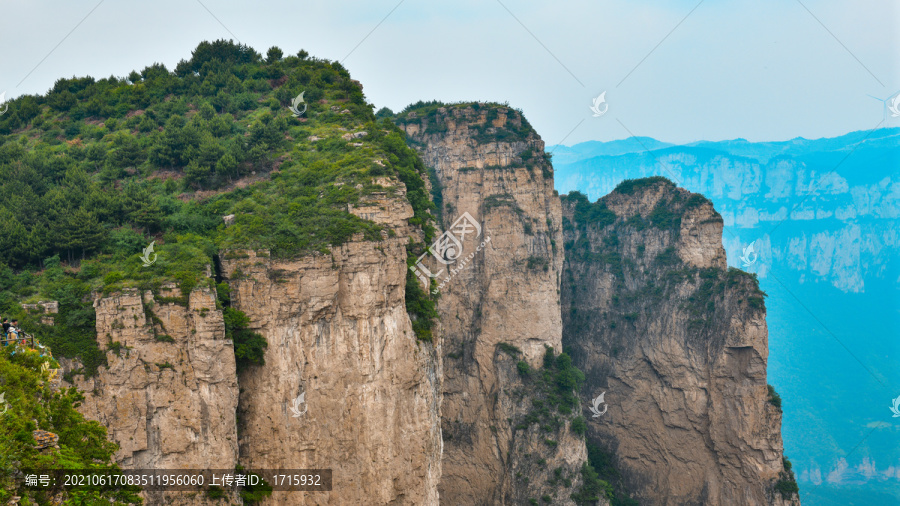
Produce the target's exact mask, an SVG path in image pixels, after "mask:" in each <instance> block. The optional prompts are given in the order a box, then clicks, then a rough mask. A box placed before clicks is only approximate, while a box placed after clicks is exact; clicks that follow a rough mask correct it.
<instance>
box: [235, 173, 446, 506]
mask: <svg viewBox="0 0 900 506" xmlns="http://www.w3.org/2000/svg"><path fill="white" fill-rule="evenodd" d="M383 185H386V186H393V187H394V188H393V190H394V191H393V192H392V196H388V195H387V193H385V194H383V195H374V196H372V198H371V201H370V202H364V203H362V204H361V205H359V206H357V207H356V208H355V209H353V212H356V213H359V214H360V215H364V216H365V217H366V218H367V219H371V220H373V221H375V222H377V223H381V224H383V225H385V226H386V227H388V228H390V229H391V230H393V231H394V232H395V235H394V236H393V237H388V234H385V238H384V240H383V241H381V242H367V241H361V240H354V241H351V242H349V243H347V244H345V245H343V246H340V247H334V248H333V249H332V251H331V254H327V255H322V254H317V255H308V256H304V257H302V258H299V259H296V260H275V259H271V258H269V257H268V254H267V253H266V252H263V251H259V252H254V251H248V252H232V253H231V254H226V255H225V256H224V257H223V260H222V273H223V275H224V277H225V279H226V280H227V281H228V283H229V284H230V286H231V289H232V294H231V297H232V305H233V307H235V308H237V309H240V310H241V311H244V312H245V313H246V314H247V316H249V317H250V320H251V326H252V328H253V330H254V331H256V332H259V333H260V334H262V335H263V336H264V337H265V338H266V339H267V341H268V348H267V350H266V353H265V365H263V366H258V367H250V368H249V369H247V370H245V371H242V372H241V373H240V385H241V398H240V434H241V438H240V456H241V462H242V463H243V465H245V466H247V467H249V468H264V469H274V468H281V469H310V468H331V469H333V472H334V485H333V486H334V490H333V491H332V492H305V493H302V496H298V494H297V493H283V492H282V493H279V492H275V493H273V495H272V497H271V498H269V499H267V500H266V501H264V504H279V505H294V504H300V503H301V502H302V504H410V505H434V504H437V503H438V488H437V485H438V480H439V479H440V475H441V459H440V455H441V439H440V399H441V367H440V357H439V356H438V353H437V350H436V348H435V346H434V345H433V344H430V343H426V342H420V341H417V339H416V336H415V335H414V333H413V330H412V324H411V322H410V319H409V316H408V314H407V312H406V309H405V300H404V294H405V285H406V273H407V266H406V244H407V242H408V240H409V237H410V235H411V234H413V235H414V234H415V231H414V230H413V229H412V228H411V227H409V226H408V225H407V219H408V218H410V217H412V209H411V208H410V206H409V204H408V203H407V202H406V200H405V198H404V193H405V189H404V187H403V185H402V184H401V183H399V182H396V181H384V182H383ZM418 240H419V241H421V239H418ZM301 396H303V397H302V402H297V401H295V400H296V399H298V398H300V397H301ZM295 402H297V403H296V404H295Z"/></svg>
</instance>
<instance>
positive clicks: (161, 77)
mask: <svg viewBox="0 0 900 506" xmlns="http://www.w3.org/2000/svg"><path fill="white" fill-rule="evenodd" d="M362 89H363V88H362V84H361V83H359V82H357V81H355V80H353V79H351V76H350V74H349V73H348V72H347V70H346V69H344V68H343V67H342V66H341V65H340V64H338V63H335V62H329V61H325V60H319V59H316V58H312V57H310V56H309V55H308V54H307V53H306V52H305V51H300V52H299V53H297V54H296V55H295V56H285V55H284V54H283V52H282V51H281V50H280V49H278V48H275V47H273V48H270V49H269V50H268V51H267V53H266V55H265V57H264V56H263V55H261V54H259V53H257V52H256V51H254V50H253V49H251V48H249V47H246V46H243V45H239V44H234V43H231V42H226V41H216V42H212V43H209V42H204V43H201V44H200V45H199V46H198V47H197V48H196V50H195V51H194V53H193V54H192V56H191V58H190V60H184V61H182V62H180V63H179V64H178V65H177V66H176V68H175V69H174V71H169V70H168V69H166V68H165V67H163V66H161V65H154V66H151V67H148V68H146V69H144V70H143V71H141V72H132V73H131V74H130V75H129V76H128V77H127V78H116V77H111V78H108V79H101V80H94V79H93V78H89V77H88V78H73V79H61V80H60V81H58V82H57V83H56V85H55V86H54V88H53V89H52V90H51V91H50V92H49V93H48V94H47V95H44V96H26V97H20V98H18V99H16V100H15V101H12V102H11V103H10V110H9V112H8V114H5V115H3V116H2V117H0V175H2V176H3V179H2V180H3V183H4V184H3V186H2V187H0V197H2V198H0V217H2V220H0V227H2V230H0V231H2V232H3V233H0V310H2V311H3V313H4V314H7V315H10V316H12V317H17V318H19V319H20V320H21V321H22V322H23V326H25V328H27V329H29V330H30V331H31V332H33V333H35V334H38V335H39V336H40V337H41V339H42V340H44V342H45V343H47V344H49V346H50V348H51V349H52V350H53V352H54V356H55V357H57V359H58V362H59V365H60V367H61V369H62V370H61V372H62V374H61V380H60V382H61V385H58V386H57V388H58V387H68V388H70V389H68V390H66V392H69V394H67V395H68V397H65V398H64V399H62V401H63V402H65V403H66V409H64V410H62V411H61V412H62V413H64V414H66V416H67V417H68V418H67V419H70V420H71V424H72V426H73V427H76V428H80V429H79V431H77V432H74V433H69V432H66V430H67V427H66V426H65V424H64V423H62V421H61V420H59V419H57V418H56V417H55V415H54V416H48V415H47V412H45V411H41V408H39V405H41V403H42V402H44V401H43V400H41V396H50V395H52V389H51V391H49V392H48V391H46V390H42V389H40V388H38V386H37V385H36V382H38V381H39V379H40V378H39V376H38V374H37V373H36V372H34V371H31V372H22V371H20V370H19V369H18V368H16V367H18V366H16V367H7V366H6V365H4V364H6V363H7V362H9V363H12V364H15V363H16V361H17V360H20V358H18V357H17V356H16V355H14V356H13V357H16V358H13V359H12V360H7V361H3V360H4V358H2V357H0V371H2V372H3V376H0V385H4V387H5V386H6V385H8V384H9V383H10V378H12V377H13V375H14V374H15V375H18V376H17V377H22V378H26V379H27V382H28V383H29V385H30V386H29V387H28V388H20V387H19V386H18V385H16V386H15V389H13V390H11V392H13V394H14V395H15V402H14V403H11V405H10V412H9V413H5V414H4V416H5V418H0V423H3V424H5V425H2V427H4V428H5V429H6V428H10V427H11V429H10V430H12V429H15V431H14V432H15V435H16V438H17V439H16V440H17V441H19V443H21V445H24V446H25V447H31V446H32V445H33V444H34V445H36V446H40V445H41V444H42V443H41V442H42V441H47V440H48V439H49V440H52V435H51V436H47V433H49V432H47V431H49V429H53V430H58V431H60V433H61V434H59V435H60V439H59V442H60V445H59V446H60V448H55V447H53V446H52V445H50V446H49V447H43V448H41V451H42V453H41V454H40V455H39V456H38V457H39V458H40V462H41V463H42V464H43V465H44V468H46V469H53V470H59V469H64V468H65V466H66V465H68V464H71V463H73V462H74V463H75V464H81V461H79V460H73V459H72V458H69V457H71V456H72V450H71V448H72V447H73V446H77V445H79V444H81V445H82V446H81V447H80V449H81V450H85V448H84V443H85V441H92V443H91V444H93V445H96V446H97V451H96V452H95V453H94V454H92V455H93V458H94V460H93V461H92V462H93V464H94V465H96V466H98V467H100V468H102V469H108V470H110V471H114V470H115V467H114V466H120V467H121V468H122V469H126V470H136V469H143V470H148V471H151V470H152V471H160V472H163V471H164V470H167V469H168V470H172V469H178V470H181V472H190V470H203V469H207V470H209V469H218V470H220V471H221V472H229V473H234V474H235V475H237V474H239V475H241V476H245V477H250V478H265V479H266V482H265V483H247V482H242V483H240V484H235V483H233V484H231V485H225V484H222V485H221V486H219V485H217V486H214V487H205V488H202V489H200V488H189V489H188V490H171V489H168V490H163V489H160V488H159V487H156V486H152V485H150V486H147V485H144V486H142V488H141V490H139V491H138V490H130V491H129V492H130V493H132V494H134V493H139V494H140V497H141V498H142V499H143V502H144V504H148V505H157V504H160V505H161V504H185V505H186V504H192V505H193V504H199V505H213V504H223V503H228V504H266V505H288V504H297V502H298V497H301V499H299V500H300V501H302V502H303V503H305V504H416V505H420V504H439V503H442V502H443V503H445V504H540V503H546V504H567V505H576V504H577V505H583V504H590V505H594V504H596V505H601V506H602V505H607V506H608V505H611V504H617V505H618V504H626V505H633V504H637V503H638V502H639V503H641V504H651V505H657V504H658V505H664V504H672V503H673V501H678V502H679V503H685V502H687V503H705V504H710V505H723V506H724V505H726V504H733V503H734V501H735V500H736V498H740V500H741V501H743V503H745V504H750V505H760V506H763V505H765V506H774V505H777V506H785V505H797V504H799V497H798V496H797V494H796V491H797V485H796V482H795V480H794V475H793V473H792V471H791V468H790V465H789V464H788V461H787V460H785V459H784V454H783V451H782V444H781V436H780V433H781V427H780V426H781V409H780V407H779V406H778V402H777V399H778V397H777V394H775V393H774V391H773V390H771V389H769V388H768V386H767V360H766V357H767V354H768V347H767V339H768V335H767V332H766V328H765V307H766V303H765V301H764V300H763V296H762V294H760V293H759V291H758V287H757V284H756V281H755V279H754V278H753V276H752V275H749V274H746V273H743V272H739V271H734V270H726V268H725V262H724V250H723V244H722V236H721V232H722V217H721V216H720V215H719V214H718V213H717V212H716V211H715V210H714V209H713V207H712V205H711V204H710V203H709V202H708V201H707V200H706V199H705V198H704V197H702V196H701V195H698V194H693V193H690V192H688V191H686V190H684V189H680V188H676V186H675V185H674V184H673V183H671V182H669V181H666V180H660V179H658V178H651V179H646V180H640V181H633V182H630V183H629V184H626V185H623V186H619V187H618V188H617V189H616V190H615V191H613V192H612V193H611V194H610V195H609V196H608V197H606V198H604V199H603V200H602V201H600V202H598V203H594V204H591V203H589V202H588V201H587V199H586V198H585V197H583V196H575V195H570V196H568V197H565V198H561V197H560V196H559V195H558V193H557V192H556V191H555V190H554V185H555V183H554V177H555V169H554V167H553V165H552V164H551V156H550V155H549V153H546V152H545V149H544V142H543V141H542V140H541V138H540V136H539V135H538V133H537V132H535V131H534V129H533V128H532V127H531V125H530V124H529V123H528V121H527V120H526V118H525V117H524V116H523V115H522V113H521V111H518V110H515V109H511V108H509V107H507V106H503V105H499V104H487V103H478V102H467V103H458V104H442V103H438V102H430V103H421V102H420V103H417V104H414V105H412V106H410V107H408V108H407V109H406V110H404V111H402V112H401V113H399V114H397V115H393V114H382V112H379V114H378V115H377V116H376V115H375V114H374V113H373V109H374V107H373V106H372V105H371V104H368V103H367V102H366V101H365V96H364V94H363V92H362ZM622 149H628V148H627V147H626V146H621V147H617V148H615V149H614V150H612V151H610V152H611V153H621V150H622ZM666 149H669V148H666ZM642 294H644V295H648V296H650V299H648V300H647V301H645V302H646V303H642V302H640V300H641V299H640V296H641V295H642ZM576 314H577V315H578V316H577V317H574V316H575V315H576ZM661 318H662V319H664V321H667V322H668V324H667V325H665V326H664V325H659V324H658V321H659V320H660V319H661ZM626 344H627V346H626ZM610 357H612V359H610ZM616 357H621V362H616V360H615V359H616ZM25 365H28V366H29V368H30V369H33V370H40V366H39V365H38V363H37V362H34V363H29V364H25ZM51 365H52V364H51ZM624 383H629V384H630V385H631V386H629V387H628V388H631V389H632V390H631V393H632V394H633V395H631V396H630V397H629V395H628V392H629V391H628V389H626V388H624V387H622V386H621V384H624ZM600 389H607V390H608V391H609V397H608V398H607V401H606V402H607V405H606V406H604V407H603V412H602V413H600V414H598V412H599V409H600V407H601V404H603V402H602V396H601V398H600V400H599V401H598V400H597V399H598V397H597V392H598V391H599V390H600ZM76 392H80V394H78V395H76ZM786 398H787V397H786ZM26 399H27V402H26ZM54 402H57V401H54ZM76 408H77V410H78V411H77V416H76V415H75V414H73V413H74V411H73V410H74V409H76ZM731 408H734V409H737V410H739V411H740V412H743V413H745V414H746V415H747V416H744V417H741V416H737V415H736V414H735V413H733V412H731ZM648 410H650V411H648ZM648 412H650V413H653V414H654V416H648ZM34 415H38V416H35V418H34V420H31V418H32V416H34ZM594 415H598V416H594ZM79 417H83V418H79ZM604 417H605V418H604ZM85 419H87V420H92V422H86V421H85ZM8 420H12V421H13V422H11V423H12V424H7V421H8ZM29 420H31V422H29ZM29 424H33V425H34V428H35V429H37V430H39V431H44V432H37V433H36V434H37V435H35V433H31V434H30V435H29V434H28V433H27V430H26V429H30V428H31V425H29ZM85 424H87V426H88V427H90V429H91V430H90V434H89V435H90V438H89V439H87V440H85V439H84V438H83V437H82V439H78V438H77V437H76V436H77V435H79V434H81V435H84V434H85V433H86V431H85V430H84V427H85ZM101 425H102V427H101ZM626 427H628V428H629V429H628V430H625V428H626ZM677 427H681V429H679V428H677ZM45 432H46V433H45ZM4 433H6V432H4ZM20 433H21V434H20ZM73 434H74V435H73ZM650 440H652V443H649V444H648V443H646V442H647V441H650ZM79 441H80V443H79ZM702 443H708V445H707V446H706V447H703V446H702ZM29 451H30V450H29ZM31 453H33V452H31ZM31 453H28V452H25V453H22V454H23V455H31ZM78 455H79V458H82V460H83V459H85V458H87V456H89V454H88V453H85V454H84V455H82V454H78ZM3 457H7V456H6V455H4V456H3ZM0 462H7V460H2V461H0ZM666 462H668V464H667V463H666ZM676 462H677V465H676ZM672 466H675V467H672ZM266 470H296V471H294V472H293V474H296V475H299V474H300V473H301V470H305V471H302V473H303V475H304V476H310V475H314V476H320V477H322V479H323V480H324V482H323V484H322V485H316V486H305V487H304V488H305V491H299V492H298V491H297V490H296V488H297V487H296V486H295V487H294V490H293V491H292V490H289V488H290V484H285V483H284V481H283V480H282V481H281V482H279V481H277V480H273V477H272V476H271V474H269V472H267V471H266ZM316 470H319V471H316ZM0 473H2V474H0V479H2V480H4V481H3V483H4V486H6V487H8V488H9V489H10V492H9V494H12V493H13V491H14V493H15V494H17V496H18V497H19V498H20V499H14V498H12V497H9V499H12V503H13V504H16V502H17V501H20V503H21V504H35V503H36V504H51V503H58V502H64V501H66V500H80V499H81V498H82V497H83V496H79V495H78V494H82V493H85V494H89V493H92V492H91V491H84V490H77V489H76V490H68V491H59V492H58V493H57V492H54V494H57V495H54V496H53V497H49V496H47V494H44V493H43V492H36V491H35V490H34V489H33V486H32V485H29V484H28V482H27V481H26V480H25V479H24V477H23V476H22V475H21V473H16V472H13V468H12V466H11V465H8V464H7V465H4V467H3V468H0ZM293 474H292V475H293ZM261 475H263V476H261ZM250 481H253V480H250ZM298 494H302V495H298ZM4 498H6V496H4ZM107 498H108V497H105V498H104V499H103V500H104V501H105V500H106V499H107ZM113 499H117V500H118V501H119V503H121V504H129V503H130V504H134V503H136V502H138V501H137V500H136V498H135V497H134V496H133V495H122V496H119V497H114V498H113ZM106 502H108V501H106Z"/></svg>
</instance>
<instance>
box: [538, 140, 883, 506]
mask: <svg viewBox="0 0 900 506" xmlns="http://www.w3.org/2000/svg"><path fill="white" fill-rule="evenodd" d="M620 144H621V141H618V142H617V143H616V145H620ZM594 145H595V144H591V145H590V146H594ZM578 146H582V145H576V146H574V147H572V148H571V149H573V150H579V151H580V152H581V153H583V158H582V159H580V160H579V161H575V162H571V163H567V162H560V161H556V160H555V162H556V163H554V166H555V168H556V182H557V189H558V190H559V191H560V192H570V191H580V192H584V193H586V194H587V195H588V196H589V197H591V198H599V197H602V196H604V195H606V194H607V193H608V192H610V191H611V190H612V189H614V188H615V187H616V185H618V184H619V183H620V182H621V181H623V180H627V179H633V178H642V177H648V176H654V175H661V176H665V177H668V178H672V179H673V180H675V181H676V182H678V183H679V184H680V185H683V186H684V187H685V188H687V189H689V190H691V191H694V192H699V193H702V194H703V195H705V196H707V197H708V198H709V199H710V200H711V201H712V202H713V204H714V205H715V207H716V209H717V211H718V212H719V213H720V214H721V215H722V218H723V220H724V225H725V227H724V235H723V241H724V245H725V250H726V252H727V257H728V263H729V265H731V266H734V267H739V268H742V269H746V270H749V271H751V272H754V273H756V274H758V276H759V279H760V285H761V287H762V289H763V290H764V291H765V292H766V293H768V294H769V298H768V300H769V305H768V306H769V311H768V315H767V321H768V326H769V332H770V335H771V339H770V347H771V352H772V353H771V356H770V364H769V365H770V377H771V383H772V384H774V385H775V386H776V387H777V389H778V390H779V391H780V392H781V393H783V394H784V395H785V399H793V400H792V401H786V402H785V406H784V409H785V429H784V436H785V446H786V451H787V453H788V454H789V455H790V456H791V460H793V461H794V463H795V464H796V466H795V470H797V473H798V476H799V479H800V482H801V484H804V483H805V484H808V486H805V487H803V486H802V487H801V491H813V492H812V493H814V494H815V495H809V496H804V502H805V503H806V504H837V503H841V500H837V502H832V500H831V499H830V498H831V497H841V498H843V497H848V493H847V492H846V490H848V489H846V488H845V487H850V488H849V489H852V490H853V493H852V494H850V495H852V496H855V497H857V498H858V499H859V500H863V501H868V502H867V504H886V502H885V501H884V497H894V498H895V499H894V500H893V501H888V503H890V502H896V501H900V496H897V494H896V490H897V488H896V485H897V479H898V477H897V475H896V469H897V468H898V467H900V453H898V450H897V448H898V447H900V445H898V444H897V443H898V439H897V438H898V432H897V426H896V424H892V423H891V422H892V420H891V419H890V417H891V412H890V411H889V410H888V409H887V406H890V402H891V399H893V398H895V397H897V395H898V394H900V392H895V391H894V390H893V388H892V386H895V385H897V384H898V382H900V370H898V369H897V367H896V359H895V357H896V356H897V354H898V353H900V342H898V341H897V339H896V337H895V336H897V335H898V331H900V314H898V312H897V307H898V303H900V290H898V284H897V281H898V280H900V254H898V249H900V248H898V247H900V236H898V235H897V232H896V230H897V228H898V217H900V198H898V197H900V171H898V167H900V150H898V149H897V148H898V147H900V129H898V128H885V129H879V130H874V131H868V132H852V133H849V134H847V135H843V136H840V137H837V138H833V139H817V140H806V139H794V140H791V141H785V142H759V143H756V142H747V141H745V140H741V139H739V140H734V141H721V142H697V143H692V144H689V145H684V146H669V147H664V148H661V149H656V150H653V151H650V152H646V151H641V150H634V151H633V152H630V153H623V154H620V155H614V156H610V155H607V154H606V152H605V151H604V150H602V149H599V150H597V151H596V154H595V155H594V156H590V155H589V154H588V151H589V150H588V149H586V148H587V147H588V145H587V144H585V145H583V146H584V148H585V149H582V148H578ZM750 246H752V247H753V248H752V251H750V250H747V248H748V247H750ZM742 257H743V258H744V259H746V260H748V261H742ZM850 315H852V316H850ZM860 392H867V394H866V395H864V396H861V395H860ZM851 413H852V415H850V416H848V414H851ZM861 484H862V485H861ZM804 493H805V492H804ZM867 494H869V495H867Z"/></svg>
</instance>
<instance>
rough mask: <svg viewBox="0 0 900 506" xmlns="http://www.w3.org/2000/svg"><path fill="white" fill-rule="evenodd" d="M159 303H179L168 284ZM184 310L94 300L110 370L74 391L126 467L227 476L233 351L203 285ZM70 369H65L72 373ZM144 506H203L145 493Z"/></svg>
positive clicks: (234, 443)
mask: <svg viewBox="0 0 900 506" xmlns="http://www.w3.org/2000/svg"><path fill="white" fill-rule="evenodd" d="M162 295H163V296H164V297H173V298H174V297H177V296H181V292H180V291H179V290H176V289H175V287H173V286H169V287H164V290H163V292H162ZM187 301H188V303H187V307H184V306H181V305H178V304H176V303H172V302H157V301H156V300H155V298H154V295H153V294H152V293H151V292H150V291H147V292H144V293H143V294H142V293H140V292H139V291H138V290H136V289H126V290H123V291H121V292H118V293H113V294H111V295H109V296H103V297H97V298H96V299H95V302H94V307H95V309H96V314H97V334H98V341H99V344H100V347H101V349H102V350H104V351H105V352H106V358H107V361H108V364H109V365H108V367H101V368H100V371H99V373H98V374H97V375H96V376H94V377H91V378H87V379H83V377H82V376H75V378H76V386H77V387H78V388H79V389H80V390H81V391H82V392H84V394H85V400H84V403H83V404H82V405H81V407H80V408H79V409H80V411H81V412H82V413H83V414H84V415H85V416H86V417H88V418H90V419H93V420H97V421H99V422H100V423H101V424H103V425H104V426H106V427H107V429H108V433H109V437H110V439H111V440H113V441H115V442H116V443H118V444H119V445H120V449H119V451H118V452H117V453H116V455H115V460H116V461H117V462H118V463H119V464H121V465H122V467H124V468H127V469H184V468H190V469H205V468H211V469H233V468H234V466H235V465H236V464H237V458H238V435H237V431H236V425H235V410H236V409H237V403H238V388H237V379H236V376H235V362H234V349H233V346H232V343H231V341H229V340H227V339H225V326H224V323H223V320H222V312H221V311H220V310H217V309H216V303H215V295H214V294H213V292H212V291H211V290H210V289H208V288H196V289H194V290H193V291H192V292H191V293H190V296H189V297H188V298H187ZM71 366H72V365H71V364H70V367H71ZM145 497H146V499H147V502H146V504H148V505H155V504H160V505H161V504H205V499H204V498H203V497H199V496H196V494H186V493H166V494H163V493H154V492H146V493H145Z"/></svg>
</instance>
